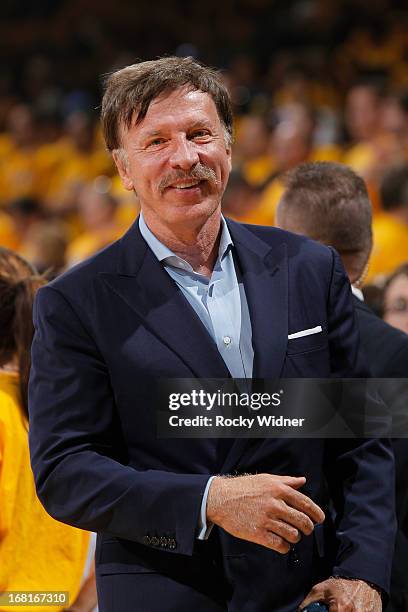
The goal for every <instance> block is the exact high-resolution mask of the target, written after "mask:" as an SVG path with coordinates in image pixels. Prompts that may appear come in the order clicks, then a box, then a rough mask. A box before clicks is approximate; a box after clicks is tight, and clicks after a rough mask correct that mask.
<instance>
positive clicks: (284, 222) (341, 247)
mask: <svg viewBox="0 0 408 612" xmlns="http://www.w3.org/2000/svg"><path fill="white" fill-rule="evenodd" d="M285 183H286V188H285V191H284V193H283V196H282V198H281V201H280V203H279V206H278V210H277V220H278V223H279V227H281V228H283V229H285V230H289V231H293V232H299V233H300V234H304V235H305V236H309V237H310V238H313V239H314V240H318V241H319V242H323V243H324V244H330V245H332V246H333V247H334V248H335V249H336V250H337V252H338V253H339V254H340V256H341V258H342V259H343V263H344V266H345V269H346V272H347V274H348V276H349V279H350V282H351V284H352V291H353V303H354V307H355V311H356V317H357V322H358V327H359V331H360V337H361V344H360V347H361V350H362V351H363V353H364V357H365V358H366V360H367V363H368V365H369V368H370V372H371V374H372V376H375V377H377V378H384V379H393V378H394V379H397V380H383V381H382V383H381V387H380V389H381V394H382V396H383V397H384V399H385V401H386V403H387V405H388V406H389V407H390V409H391V412H392V417H393V432H395V433H398V434H400V433H401V432H403V431H405V430H406V422H407V409H406V379H408V335H407V334H404V332H402V331H400V330H399V329H395V328H394V327H391V325H388V323H386V322H385V321H383V320H382V319H380V317H378V316H377V315H376V314H375V313H374V312H373V311H372V310H371V309H370V308H369V307H368V306H367V305H366V304H365V303H364V296H363V293H362V291H361V290H360V285H361V283H362V281H363V280H364V276H365V273H366V270H367V265H368V262H369V259H370V254H371V248H372V228H371V202H370V199H369V195H368V192H367V188H366V186H365V184H364V181H363V179H362V178H361V177H359V176H358V175H357V174H355V173H354V172H353V170H352V169H351V168H349V167H347V166H345V165H343V164H338V163H333V162H315V163H306V164H301V165H300V166H298V167H297V168H294V169H293V170H292V171H291V172H289V173H288V174H287V175H286V178H285ZM401 379H404V381H402V380H401ZM393 448H394V454H395V460H396V500H397V518H398V527H399V528H398V532H397V538H396V550H395V555H394V562H393V571H392V577H391V597H390V602H389V605H388V607H387V611H388V610H390V612H391V610H392V611H393V612H397V611H400V612H403V611H404V610H406V609H407V606H408V580H407V573H406V567H407V561H408V487H407V482H408V476H407V474H408V442H407V440H406V439H404V438H396V439H394V440H393Z"/></svg>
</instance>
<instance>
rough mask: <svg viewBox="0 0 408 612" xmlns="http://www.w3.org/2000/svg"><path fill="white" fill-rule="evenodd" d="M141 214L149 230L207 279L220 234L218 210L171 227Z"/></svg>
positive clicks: (215, 257) (214, 258)
mask: <svg viewBox="0 0 408 612" xmlns="http://www.w3.org/2000/svg"><path fill="white" fill-rule="evenodd" d="M143 217H144V220H145V222H146V225H147V226H148V228H149V229H150V231H151V232H152V233H153V234H154V235H155V236H156V238H157V239H158V240H160V242H161V243H162V244H164V245H165V246H167V247H168V248H169V249H170V250H171V251H173V253H175V254H176V255H178V256H179V257H181V258H182V259H184V260H185V261H187V262H188V263H189V264H190V265H191V267H192V268H193V270H194V271H195V272H198V273H199V274H203V275H204V276H207V277H208V278H209V277H210V276H211V274H212V271H213V269H214V264H215V262H216V259H217V255H218V248H219V243H220V234H221V213H220V211H219V210H218V209H217V210H216V211H214V213H213V214H212V215H211V217H209V218H208V219H206V220H205V222H204V223H202V224H198V225H194V226H192V225H187V223H183V225H181V226H170V225H166V224H163V223H161V222H158V220H157V219H156V218H152V217H151V215H150V214H149V212H147V211H146V212H145V211H143Z"/></svg>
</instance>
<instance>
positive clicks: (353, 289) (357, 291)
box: [351, 285, 364, 302]
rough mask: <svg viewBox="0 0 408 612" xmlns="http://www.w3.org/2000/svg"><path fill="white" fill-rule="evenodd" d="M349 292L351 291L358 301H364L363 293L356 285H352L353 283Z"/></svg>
mask: <svg viewBox="0 0 408 612" xmlns="http://www.w3.org/2000/svg"><path fill="white" fill-rule="evenodd" d="M351 292H352V293H353V295H355V296H356V298H358V299H359V300H360V302H364V295H363V292H362V291H361V289H358V287H354V285H351Z"/></svg>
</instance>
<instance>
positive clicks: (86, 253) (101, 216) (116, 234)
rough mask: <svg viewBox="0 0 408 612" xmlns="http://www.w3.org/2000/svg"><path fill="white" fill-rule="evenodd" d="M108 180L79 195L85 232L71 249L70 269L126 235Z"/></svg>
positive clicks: (80, 211)
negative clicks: (119, 219)
mask: <svg viewBox="0 0 408 612" xmlns="http://www.w3.org/2000/svg"><path fill="white" fill-rule="evenodd" d="M99 179H102V177H99ZM104 179H105V180H96V181H94V182H93V183H90V184H88V185H86V186H85V187H83V189H82V191H81V192H80V194H79V198H78V213H79V219H80V221H81V225H82V226H83V227H84V228H85V231H84V232H83V233H81V234H80V235H79V236H78V237H77V238H75V239H74V240H73V241H72V242H71V243H70V245H69V246H68V250H67V256H66V259H67V265H68V266H73V265H74V264H76V263H79V262H80V261H82V260H83V259H86V258H87V257H90V256H91V255H93V254H94V253H96V252H97V251H99V250H100V249H102V248H103V247H105V246H107V245H108V244H110V243H111V242H114V241H115V240H117V239H118V238H120V237H121V236H122V234H123V233H124V231H125V228H124V227H123V226H122V224H121V223H120V222H119V221H118V219H117V216H116V213H117V209H118V201H117V200H116V198H114V197H113V196H112V195H111V192H110V184H111V181H110V180H109V179H107V178H106V177H104Z"/></svg>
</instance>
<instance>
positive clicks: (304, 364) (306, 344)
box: [283, 329, 330, 378]
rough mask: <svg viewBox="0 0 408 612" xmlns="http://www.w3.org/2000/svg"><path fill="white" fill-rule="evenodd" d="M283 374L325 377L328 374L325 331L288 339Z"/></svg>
mask: <svg viewBox="0 0 408 612" xmlns="http://www.w3.org/2000/svg"><path fill="white" fill-rule="evenodd" d="M283 376H284V377H288V378H325V377H328V376H330V352H329V345H328V338H327V331H326V330H325V329H323V330H322V331H321V332H319V333H316V334H310V335H309V336H302V337H300V338H292V339H289V340H288V345H287V350H286V360H285V365H284V371H283Z"/></svg>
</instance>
